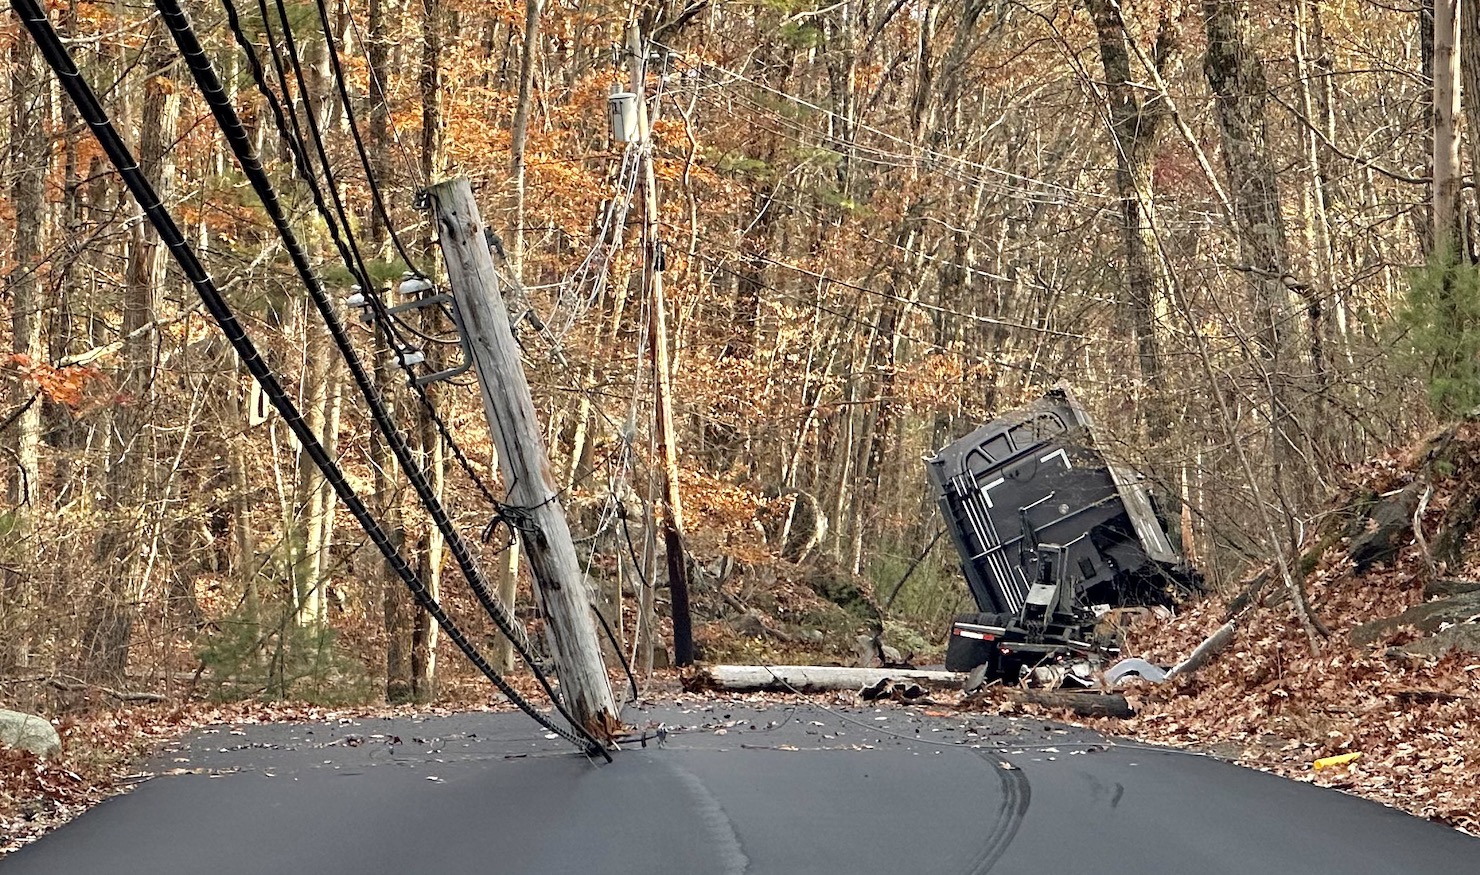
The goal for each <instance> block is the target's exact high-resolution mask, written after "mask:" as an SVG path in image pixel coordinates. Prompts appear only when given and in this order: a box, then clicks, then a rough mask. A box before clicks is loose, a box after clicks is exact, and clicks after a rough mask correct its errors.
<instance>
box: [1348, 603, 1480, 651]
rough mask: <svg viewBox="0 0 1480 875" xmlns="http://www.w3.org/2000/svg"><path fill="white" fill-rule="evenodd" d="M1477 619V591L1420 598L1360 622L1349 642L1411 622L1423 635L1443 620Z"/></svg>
mask: <svg viewBox="0 0 1480 875" xmlns="http://www.w3.org/2000/svg"><path fill="white" fill-rule="evenodd" d="M1477 620H1480V591H1476V592H1468V593H1465V594H1463V595H1457V596H1454V597H1453V598H1447V599H1437V600H1435V601H1431V602H1424V603H1423V604H1421V605H1414V606H1413V607H1411V608H1409V609H1408V610H1406V611H1404V612H1403V613H1401V614H1398V615H1397V616H1396V617H1385V618H1383V619H1381V620H1373V621H1372V622H1370V623H1363V624H1362V625H1360V626H1357V627H1356V628H1354V629H1352V632H1351V639H1352V643H1353V644H1357V645H1359V646H1366V645H1368V644H1373V643H1375V642H1377V641H1379V640H1381V639H1382V638H1385V637H1387V636H1388V635H1391V634H1392V633H1394V632H1396V631H1397V630H1398V627H1400V626H1413V627H1415V628H1416V629H1418V631H1420V632H1422V633H1424V634H1425V635H1433V634H1435V633H1437V632H1439V627H1441V626H1443V625H1445V624H1450V625H1467V624H1468V625H1473V624H1474V623H1475V622H1476V621H1477ZM1409 647H1411V645H1409Z"/></svg>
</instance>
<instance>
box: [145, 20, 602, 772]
mask: <svg viewBox="0 0 1480 875" xmlns="http://www.w3.org/2000/svg"><path fill="white" fill-rule="evenodd" d="M155 5H156V6H157V7H158V8H159V9H160V11H161V12H162V13H164V15H165V20H166V22H167V23H168V25H169V27H170V32H171V34H172V35H173V36H174V37H175V40H176V43H177V44H178V45H179V47H180V50H181V52H182V53H183V54H184V56H185V58H186V61H187V64H188V65H189V67H190V69H191V72H192V74H193V75H194V76H195V78H196V83H197V85H198V86H199V87H200V89H201V92H202V94H203V95H204V96H205V97H206V100H207V102H208V103H209V104H210V106H211V110H212V113H213V114H214V115H215V116H216V120H217V123H218V125H219V126H220V127H221V130H222V132H223V134H225V136H226V138H227V142H228V144H229V145H230V146H231V148H232V151H233V153H234V154H235V155H236V157H237V160H238V162H239V163H240V164H241V166H242V170H243V172H244V173H245V174H246V175H247V177H248V179H249V180H250V181H251V182H252V185H253V188H254V190H255V191H256V192H257V194H258V197H259V199H260V200H261V201H262V203H263V205H264V207H265V208H266V209H267V211H268V214H269V216H270V217H271V218H272V220H273V224H274V226H275V227H276V228H277V229H278V232H279V234H280V235H281V236H282V238H283V241H284V245H285V248H286V249H287V250H288V252H289V253H290V255H291V257H292V259H293V262H294V266H295V268H297V270H298V272H299V275H300V277H301V278H302V279H303V281H304V283H305V285H306V286H307V288H308V291H309V296H310V298H312V300H313V302H314V305H315V306H316V307H317V308H318V310H319V312H320V315H321V316H322V317H323V319H324V321H325V324H326V325H327V326H328V329H329V334H330V337H331V339H332V340H333V342H334V344H335V346H336V347H337V348H338V349H339V351H340V352H341V354H342V355H343V356H344V358H345V361H346V363H347V364H348V366H349V371H350V374H351V376H352V377H353V379H354V381H355V383H356V385H357V386H358V388H359V389H360V392H361V394H362V395H363V396H364V398H365V400H366V403H367V405H368V406H369V408H370V412H371V415H372V417H373V419H374V421H375V423H376V425H377V427H378V428H379V430H380V431H381V432H382V434H384V436H385V438H386V442H387V444H388V445H389V446H390V448H391V449H392V451H393V453H394V454H395V456H396V461H397V463H398V464H399V465H400V466H401V469H402V470H403V471H404V472H405V474H406V477H407V480H408V481H409V482H410V483H411V485H412V488H413V489H414V490H415V492H416V494H417V497H418V498H419V499H420V500H421V503H422V505H423V506H424V507H425V508H426V509H427V512H428V515H429V516H430V517H431V519H432V521H433V523H434V524H435V525H436V526H437V528H438V530H439V532H441V534H442V535H443V537H444V539H445V540H446V543H447V546H448V549H449V551H450V552H451V553H452V554H453V558H454V559H455V560H456V561H457V563H458V567H459V568H460V569H461V570H462V572H463V577H464V578H465V579H466V581H467V582H468V586H469V588H470V589H472V591H473V593H474V595H475V596H476V597H477V599H478V602H479V603H480V604H481V605H482V607H483V609H484V611H485V612H486V613H487V614H488V615H489V617H490V618H491V619H492V620H493V621H494V624H495V626H497V627H498V629H499V631H500V632H501V633H503V634H504V635H505V636H506V637H507V638H508V639H509V640H510V641H511V642H512V643H513V644H514V648H515V650H516V652H518V653H519V655H520V657H521V658H522V659H524V661H525V662H526V663H528V664H529V666H530V668H531V670H532V672H533V674H534V676H535V677H536V679H537V680H538V681H539V682H540V684H541V686H542V687H543V688H544V690H545V692H546V693H547V695H549V697H550V700H551V702H552V703H553V704H554V705H555V707H556V709H557V710H558V711H559V712H560V714H561V716H562V717H564V718H565V719H567V720H568V721H570V723H571V725H572V726H575V727H577V731H579V732H581V733H583V734H585V735H586V737H587V739H588V740H589V741H590V742H591V743H592V744H598V742H596V740H595V738H594V737H593V736H591V735H590V732H589V731H588V730H587V729H586V727H584V726H582V725H581V724H580V723H579V722H578V721H576V720H574V719H573V718H572V717H571V715H570V714H569V713H568V712H567V711H566V708H565V704H564V702H563V700H562V698H561V697H560V696H559V695H558V694H557V693H556V691H555V689H554V687H553V685H552V684H551V682H550V680H549V678H548V677H547V676H546V675H545V673H544V671H543V670H542V669H541V668H540V666H539V663H538V661H537V660H536V659H535V658H534V656H533V648H532V646H531V645H530V643H529V639H528V636H527V635H526V634H525V633H524V629H523V627H522V626H521V625H519V624H518V623H517V622H516V621H515V620H514V618H513V617H512V616H511V615H510V614H509V613H508V609H507V608H506V607H505V606H504V605H503V604H502V603H501V602H499V601H498V600H497V598H496V597H494V596H493V594H492V592H491V591H490V589H489V587H488V584H487V582H486V581H485V580H484V578H483V576H482V572H481V571H480V569H479V568H478V566H477V563H476V562H475V560H474V559H473V556H472V553H471V552H470V551H469V549H468V547H467V544H466V543H465V542H464V541H463V539H462V536H461V534H460V533H459V532H458V531H457V528H456V527H455V526H454V525H453V524H452V521H451V519H450V518H449V517H448V515H447V512H446V510H445V508H444V507H443V506H442V503H441V501H440V499H439V498H438V497H437V495H436V490H435V489H434V488H433V487H432V485H431V484H430V483H429V482H428V481H427V478H426V476H425V472H424V471H422V470H421V468H420V466H419V465H417V463H416V460H415V459H414V458H413V456H412V453H411V449H410V447H409V446H408V445H407V443H406V440H405V437H404V436H403V435H402V434H401V432H400V430H399V428H397V426H396V424H395V422H394V421H392V419H391V417H390V414H389V412H388V411H387V410H386V408H385V404H384V401H383V400H382V398H381V396H380V393H379V390H378V389H377V388H376V386H375V384H374V381H373V380H372V379H371V377H370V375H369V374H368V373H367V372H366V370H365V367H364V365H363V363H362V362H361V361H360V359H359V356H358V355H357V354H356V353H355V350H354V347H353V345H352V344H351V343H350V342H349V338H348V336H347V334H346V333H345V331H344V327H343V325H342V323H341V322H340V321H339V318H338V315H337V313H336V312H335V310H334V305H333V302H332V301H331V300H330V299H329V297H328V294H327V293H326V292H325V290H324V288H323V286H322V284H321V283H320V282H319V281H318V278H317V277H316V276H315V275H314V273H313V271H312V269H311V268H310V267H309V264H308V260H307V256H306V254H305V253H304V252H303V249H302V247H301V246H300V245H299V244H298V242H297V239H296V237H295V236H294V234H293V231H292V228H291V227H290V226H289V225H288V222H287V218H286V216H285V215H284V213H283V211H282V207H281V204H280V203H279V201H278V199H277V195H276V193H275V192H274V190H273V188H272V184H271V181H270V180H268V178H267V175H266V172H265V171H264V170H263V169H262V166H261V163H260V161H259V160H258V159H257V157H256V154H255V150H254V149H253V148H252V144H251V141H250V139H249V137H248V135H247V133H246V130H245V128H244V127H243V126H242V124H241V120H240V118H239V117H238V116H237V114H236V111H235V109H234V108H233V107H232V105H231V102H230V99H229V98H228V96H227V94H226V90H225V88H224V87H223V86H222V85H221V82H220V80H219V78H218V77H217V75H216V73H215V69H214V66H213V65H212V64H211V61H210V59H209V58H208V57H207V56H206V54H205V51H204V49H203V48H202V47H201V45H200V42H199V39H198V38H197V37H196V36H195V33H194V30H193V28H192V27H191V24H190V20H189V18H188V17H187V16H186V14H185V12H184V10H183V9H182V8H181V7H180V5H179V3H178V0H156V4H155ZM232 18H233V23H232V26H233V28H236V29H239V26H240V22H239V19H236V18H235V16H234V15H233V16H232ZM253 69H254V75H256V73H257V72H260V64H254V65H253ZM279 109H280V107H276V106H275V107H274V111H275V112H276V111H278V110H279ZM295 156H299V157H301V153H300V152H298V151H296V150H295ZM503 512H507V508H506V509H505V511H503Z"/></svg>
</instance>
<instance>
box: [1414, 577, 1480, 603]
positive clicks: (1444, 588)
mask: <svg viewBox="0 0 1480 875" xmlns="http://www.w3.org/2000/svg"><path fill="white" fill-rule="evenodd" d="M1470 592H1480V580H1459V579H1457V578H1453V577H1440V578H1438V579H1435V580H1431V581H1429V582H1428V583H1426V584H1424V585H1423V597H1424V598H1425V599H1436V598H1449V597H1450V596H1457V595H1464V594H1465V593H1470Z"/></svg>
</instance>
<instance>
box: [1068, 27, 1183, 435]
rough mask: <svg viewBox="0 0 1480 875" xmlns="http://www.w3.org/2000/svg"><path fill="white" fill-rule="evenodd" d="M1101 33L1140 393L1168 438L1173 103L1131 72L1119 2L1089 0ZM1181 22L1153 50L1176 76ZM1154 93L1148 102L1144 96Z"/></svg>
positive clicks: (1164, 69)
mask: <svg viewBox="0 0 1480 875" xmlns="http://www.w3.org/2000/svg"><path fill="white" fill-rule="evenodd" d="M1086 6H1087V7H1088V8H1089V12H1090V16H1091V17H1092V18H1093V19H1094V23H1095V32H1096V34H1097V35H1098V38H1099V45H1100V62H1101V65H1102V66H1103V68H1104V71H1105V91H1106V95H1105V96H1106V98H1107V101H1108V103H1109V111H1110V118H1109V126H1110V135H1111V139H1112V141H1113V144H1114V151H1115V195H1116V197H1117V198H1118V199H1119V201H1120V211H1121V246H1122V250H1123V252H1124V257H1125V278H1124V281H1125V298H1124V302H1125V306H1126V309H1127V311H1128V313H1129V315H1130V327H1131V333H1132V336H1133V337H1134V338H1135V344H1136V354H1137V359H1138V362H1139V365H1140V371H1141V381H1142V384H1143V386H1144V392H1143V393H1142V394H1141V395H1140V398H1139V400H1140V401H1141V407H1142V410H1143V417H1144V420H1145V423H1146V430H1147V435H1148V437H1150V439H1151V441H1152V442H1153V443H1160V442H1161V441H1163V440H1165V439H1166V436H1167V434H1168V431H1169V417H1168V412H1167V411H1166V410H1165V409H1164V405H1163V404H1162V392H1163V386H1162V385H1161V382H1162V380H1161V372H1162V362H1161V358H1162V353H1161V347H1162V339H1161V337H1160V329H1159V327H1158V315H1159V314H1160V313H1161V312H1162V311H1163V310H1164V309H1165V304H1164V296H1165V290H1164V287H1163V283H1162V278H1161V274H1160V270H1159V269H1158V267H1157V265H1158V264H1159V262H1158V261H1157V259H1156V257H1155V252H1156V246H1157V241H1156V238H1155V235H1154V231H1153V226H1152V221H1153V216H1152V203H1153V200H1152V191H1151V185H1152V177H1151V168H1152V162H1153V161H1154V159H1155V158H1156V150H1157V148H1158V146H1159V145H1160V141H1161V132H1162V130H1163V129H1164V128H1165V126H1166V117H1167V106H1166V103H1165V101H1163V100H1162V99H1161V96H1160V95H1159V94H1157V93H1155V92H1149V93H1146V92H1143V90H1142V89H1141V88H1140V87H1139V86H1138V85H1137V84H1136V80H1135V79H1134V78H1132V76H1131V63H1130V51H1129V50H1128V48H1127V46H1126V40H1127V39H1129V38H1130V37H1129V35H1128V32H1127V30H1126V27H1125V22H1124V21H1123V20H1122V18H1121V12H1120V5H1119V4H1118V3H1114V2H1112V0H1086ZM1176 40H1177V33H1176V24H1175V23H1174V22H1173V21H1171V20H1170V19H1169V18H1163V19H1162V21H1161V25H1160V27H1159V29H1158V31H1157V38H1156V45H1155V47H1154V49H1153V51H1152V55H1153V58H1154V62H1155V64H1156V66H1157V70H1158V72H1159V73H1161V74H1162V75H1163V76H1167V75H1169V74H1170V68H1171V67H1172V66H1173V65H1174V64H1175V57H1176V53H1177V41H1176ZM1143 93H1146V94H1147V96H1146V97H1145V98H1144V99H1143V97H1142V94H1143Z"/></svg>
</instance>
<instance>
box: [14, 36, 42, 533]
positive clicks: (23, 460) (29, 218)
mask: <svg viewBox="0 0 1480 875" xmlns="http://www.w3.org/2000/svg"><path fill="white" fill-rule="evenodd" d="M11 69H12V71H13V74H12V75H13V77H14V78H13V80H12V85H11V92H10V96H11V107H10V109H11V116H10V147H11V162H12V168H13V173H14V176H13V177H12V182H11V189H10V195H11V198H12V203H13V205H14V208H15V249H14V255H15V267H14V269H13V272H12V273H11V275H10V276H9V278H8V279H7V286H8V287H9V288H8V289H7V291H8V292H9V294H10V298H11V300H10V320H11V321H10V338H11V349H12V351H13V352H15V353H17V354H19V355H23V356H25V357H26V360H27V361H26V363H25V364H23V365H22V368H23V369H24V368H25V367H28V366H34V365H40V364H42V363H43V361H44V359H45V357H46V350H45V348H44V347H43V346H42V345H41V315H40V310H41V306H42V300H41V283H40V281H39V277H40V273H41V268H42V265H41V264H40V263H39V258H40V255H41V243H42V233H43V231H42V224H43V222H44V221H45V219H46V203H45V199H44V186H45V183H46V175H47V172H48V170H49V169H50V166H51V148H50V143H49V142H48V141H47V137H46V122H47V116H48V115H49V112H48V107H49V105H50V101H49V99H48V94H49V91H48V88H47V86H46V83H45V81H44V80H43V79H42V76H41V70H42V64H41V58H40V55H39V54H38V52H37V50H36V44H35V43H33V42H32V41H31V40H30V39H28V38H27V37H25V36H21V37H19V38H17V39H16V40H15V45H14V48H13V49H12V57H11ZM35 391H36V386H35V385H34V384H32V383H31V382H30V381H29V380H27V379H26V378H25V377H24V376H22V377H18V378H17V379H16V380H15V382H14V383H13V385H12V387H11V395H10V397H11V398H12V399H13V400H14V401H15V402H17V403H19V402H22V401H24V400H25V399H26V398H29V397H30V396H31V394H32V393H33V392H35ZM41 408H42V403H41V400H40V399H37V401H36V402H35V403H33V404H31V405H30V406H29V407H27V408H26V409H25V410H24V411H23V412H22V413H21V414H20V417H19V418H18V419H17V420H16V422H15V423H14V424H13V425H11V426H10V434H8V435H7V436H6V437H7V438H8V440H9V444H10V446H9V448H10V449H11V450H12V451H13V452H14V458H13V460H12V461H13V465H14V467H13V468H12V474H11V479H10V481H9V483H8V489H7V493H6V497H7V498H8V499H9V503H10V505H11V506H22V505H29V504H30V503H31V502H33V501H35V500H36V497H37V494H38V493H37V489H38V485H39V484H38V477H39V476H40V445H41ZM28 514H29V511H28V510H23V511H22V515H28Z"/></svg>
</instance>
